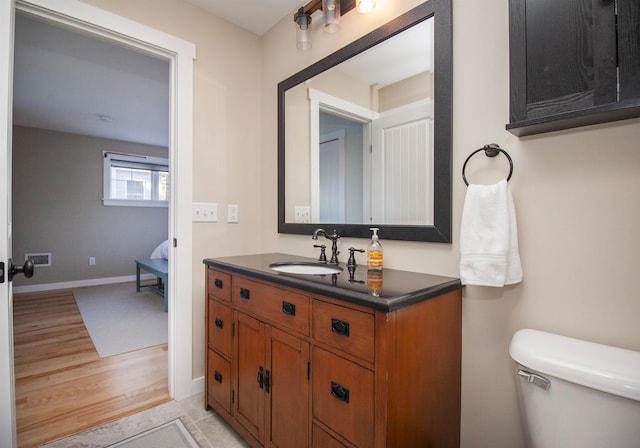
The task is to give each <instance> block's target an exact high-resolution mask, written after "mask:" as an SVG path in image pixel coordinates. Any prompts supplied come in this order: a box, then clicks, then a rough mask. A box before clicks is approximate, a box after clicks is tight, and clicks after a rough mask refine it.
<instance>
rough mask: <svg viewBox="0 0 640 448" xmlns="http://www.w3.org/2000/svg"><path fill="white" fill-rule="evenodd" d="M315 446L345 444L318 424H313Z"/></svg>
mask: <svg viewBox="0 0 640 448" xmlns="http://www.w3.org/2000/svg"><path fill="white" fill-rule="evenodd" d="M311 446H312V447H313V448H345V446H344V445H343V444H342V443H340V442H338V441H337V440H336V439H334V438H333V437H331V436H330V435H329V434H327V433H326V432H325V431H323V430H322V429H320V427H318V425H313V444H312V445H311Z"/></svg>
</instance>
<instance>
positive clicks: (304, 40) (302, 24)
mask: <svg viewBox="0 0 640 448" xmlns="http://www.w3.org/2000/svg"><path fill="white" fill-rule="evenodd" d="M310 26H311V16H310V15H309V14H304V13H302V12H301V11H300V12H298V17H297V18H296V47H297V48H298V50H302V51H305V50H309V49H310V48H311V35H310V33H309V27H310Z"/></svg>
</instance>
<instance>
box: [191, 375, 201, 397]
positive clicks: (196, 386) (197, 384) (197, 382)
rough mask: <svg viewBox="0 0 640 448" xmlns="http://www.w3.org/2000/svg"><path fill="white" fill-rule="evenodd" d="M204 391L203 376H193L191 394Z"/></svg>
mask: <svg viewBox="0 0 640 448" xmlns="http://www.w3.org/2000/svg"><path fill="white" fill-rule="evenodd" d="M203 392H204V376H200V377H198V378H194V379H193V381H191V395H197V394H201V393H203Z"/></svg>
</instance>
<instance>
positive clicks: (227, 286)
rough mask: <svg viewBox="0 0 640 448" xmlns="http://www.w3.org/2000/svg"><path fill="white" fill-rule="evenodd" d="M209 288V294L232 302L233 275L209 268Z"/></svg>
mask: <svg viewBox="0 0 640 448" xmlns="http://www.w3.org/2000/svg"><path fill="white" fill-rule="evenodd" d="M207 289H208V291H207V294H208V295H209V296H213V297H215V298H217V299H219V300H224V301H225V302H231V275H229V274H226V273H224V272H220V271H216V270H215V269H211V268H208V269H207Z"/></svg>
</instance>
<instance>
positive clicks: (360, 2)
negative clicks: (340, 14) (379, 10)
mask: <svg viewBox="0 0 640 448" xmlns="http://www.w3.org/2000/svg"><path fill="white" fill-rule="evenodd" d="M375 7H376V0H357V1H356V10H357V11H358V12H361V13H362V14H367V13H369V12H371V11H373V8H375Z"/></svg>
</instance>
